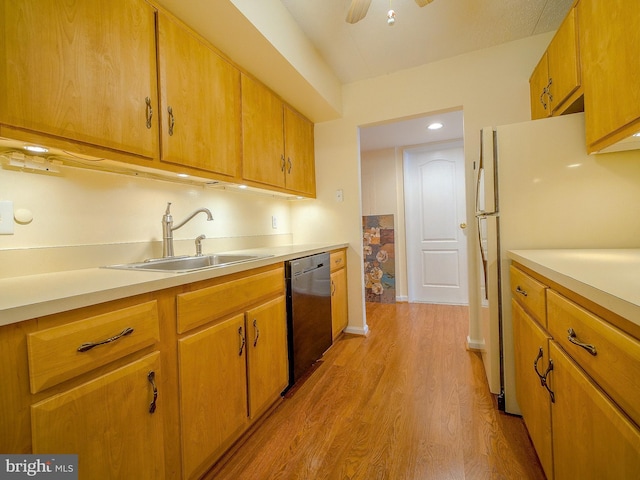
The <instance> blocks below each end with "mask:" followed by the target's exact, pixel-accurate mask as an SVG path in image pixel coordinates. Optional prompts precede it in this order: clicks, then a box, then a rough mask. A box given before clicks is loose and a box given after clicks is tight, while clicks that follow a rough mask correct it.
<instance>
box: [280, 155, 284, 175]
mask: <svg viewBox="0 0 640 480" xmlns="http://www.w3.org/2000/svg"><path fill="white" fill-rule="evenodd" d="M284 166H285V161H284V153H283V154H282V155H280V171H281V172H284Z"/></svg>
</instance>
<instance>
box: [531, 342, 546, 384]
mask: <svg viewBox="0 0 640 480" xmlns="http://www.w3.org/2000/svg"><path fill="white" fill-rule="evenodd" d="M542 355H543V351H542V347H540V350H538V356H537V357H536V359H535V360H534V361H533V369H534V370H535V372H536V375H538V378H539V379H540V386H542V387H544V382H545V378H544V375H543V374H541V373H540V372H539V371H538V361H539V360H540V359H541V358H542Z"/></svg>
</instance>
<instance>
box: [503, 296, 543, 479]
mask: <svg viewBox="0 0 640 480" xmlns="http://www.w3.org/2000/svg"><path fill="white" fill-rule="evenodd" d="M511 305H512V312H513V313H512V321H513V342H514V348H515V351H516V352H517V355H516V357H515V371H516V397H517V399H518V405H520V409H521V410H522V418H523V419H524V423H525V425H526V426H527V430H528V431H529V436H530V437H531V441H532V442H533V445H534V447H535V449H536V453H537V454H538V458H539V459H540V463H541V464H542V468H543V469H544V471H545V474H546V476H547V479H549V480H551V479H553V454H552V443H551V399H550V396H549V392H547V390H546V388H545V387H544V385H543V384H542V383H541V379H540V377H539V375H538V373H536V369H537V372H539V374H542V375H544V374H545V370H546V368H547V365H548V364H549V340H550V338H551V337H550V336H549V335H548V334H547V333H546V332H545V331H544V330H543V329H542V327H540V325H539V324H538V323H537V322H536V321H534V320H533V319H532V318H531V317H529V315H528V314H527V313H526V312H525V311H524V310H523V309H522V307H521V306H520V305H519V303H518V302H517V301H515V300H512V301H511Z"/></svg>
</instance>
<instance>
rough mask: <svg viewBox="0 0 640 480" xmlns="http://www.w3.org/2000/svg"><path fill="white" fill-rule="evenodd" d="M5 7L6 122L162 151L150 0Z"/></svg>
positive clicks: (0, 110)
mask: <svg viewBox="0 0 640 480" xmlns="http://www.w3.org/2000/svg"><path fill="white" fill-rule="evenodd" d="M1 9H2V13H3V15H2V17H0V18H1V20H0V25H1V26H2V28H1V29H0V30H1V31H2V32H3V33H2V35H0V121H1V122H2V123H6V124H8V125H12V126H15V127H19V128H25V129H28V130H32V131H36V132H41V133H45V134H49V135H55V136H58V137H63V138H66V139H72V140H77V141H81V142H86V143H89V144H93V145H98V146H102V147H107V148H112V149H115V150H119V151H124V152H129V153H133V154H136V155H141V156H143V157H155V156H156V154H157V150H158V148H157V147H158V129H157V125H158V123H157V121H156V118H157V115H155V113H156V106H157V100H156V99H157V88H156V63H155V58H156V49H155V19H154V9H153V8H152V7H151V6H150V5H149V4H148V3H147V2H145V1H143V0H126V1H125V0H112V1H108V2H105V1H102V0H86V1H82V2H51V1H45V0H37V1H35V0H34V1H28V2H25V1H22V0H3V1H2V7H1ZM146 99H149V102H150V104H149V107H148V106H147V101H146ZM148 108H149V110H148ZM151 109H152V110H153V111H154V116H153V119H152V120H151V122H150V124H149V126H147V113H151Z"/></svg>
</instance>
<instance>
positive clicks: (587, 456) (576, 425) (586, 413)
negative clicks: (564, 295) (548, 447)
mask: <svg viewBox="0 0 640 480" xmlns="http://www.w3.org/2000/svg"><path fill="white" fill-rule="evenodd" d="M550 357H551V359H552V360H553V372H552V373H551V375H550V380H549V381H550V384H551V388H552V389H553V390H554V391H555V403H554V404H553V408H552V421H553V454H554V458H555V464H554V469H555V479H556V480H573V479H576V478H590V479H591V478H592V479H598V480H607V479H610V480H619V479H623V478H640V431H639V430H638V427H637V426H636V425H634V424H633V423H632V422H631V421H630V420H629V419H628V417H627V416H626V415H624V414H623V413H622V412H621V411H620V410H619V409H618V407H617V406H615V405H614V404H613V403H612V402H611V400H610V399H609V398H608V397H607V396H606V395H605V394H604V393H603V392H602V391H601V390H600V389H599V388H598V387H597V386H596V385H595V384H594V383H593V382H592V381H591V379H590V378H589V377H588V376H587V375H585V374H584V373H583V371H582V370H581V369H580V368H579V367H578V366H577V365H576V364H575V363H574V362H573V361H572V360H571V359H570V358H569V357H568V356H567V355H566V354H565V353H564V352H563V351H562V349H561V348H560V347H559V346H558V345H557V344H556V343H555V342H550Z"/></svg>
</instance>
